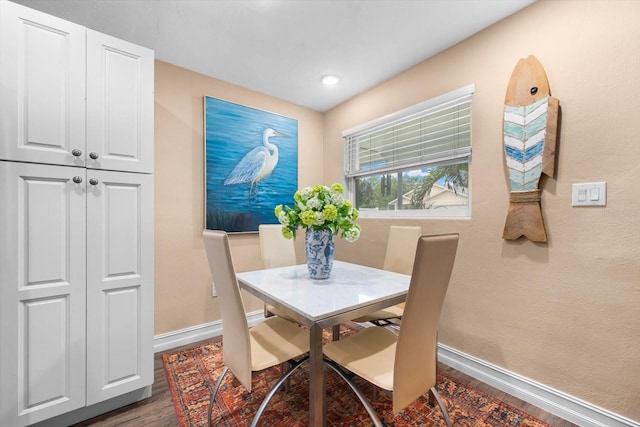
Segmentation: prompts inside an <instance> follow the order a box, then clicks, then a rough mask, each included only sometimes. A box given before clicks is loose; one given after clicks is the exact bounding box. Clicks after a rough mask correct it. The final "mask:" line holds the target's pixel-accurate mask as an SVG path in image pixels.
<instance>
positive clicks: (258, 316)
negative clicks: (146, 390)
mask: <svg viewBox="0 0 640 427" xmlns="http://www.w3.org/2000/svg"><path fill="white" fill-rule="evenodd" d="M263 319H264V311H263V310H260V311H254V312H251V313H247V321H248V322H249V326H253V325H255V324H257V323H260V322H262V320H263ZM221 335H222V321H221V320H216V321H214V322H210V323H203V324H202V325H197V326H192V327H190V328H185V329H180V330H177V331H171V332H167V333H165V334H160V335H156V336H155V337H153V351H154V353H158V352H161V351H165V350H171V349H172V348H176V347H181V346H183V345H189V344H193V343H196V342H198V341H202V340H206V339H210V338H215V337H219V336H221Z"/></svg>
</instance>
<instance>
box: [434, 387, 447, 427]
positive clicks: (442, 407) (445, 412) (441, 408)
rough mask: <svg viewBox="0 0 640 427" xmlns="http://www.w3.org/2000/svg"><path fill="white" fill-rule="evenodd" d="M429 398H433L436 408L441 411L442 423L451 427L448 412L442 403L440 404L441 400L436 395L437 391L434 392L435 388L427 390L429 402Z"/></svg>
mask: <svg viewBox="0 0 640 427" xmlns="http://www.w3.org/2000/svg"><path fill="white" fill-rule="evenodd" d="M431 396H433V398H434V399H435V400H436V402H438V406H439V407H440V410H441V411H442V416H443V417H444V422H445V423H446V424H447V427H451V418H449V412H448V411H447V408H446V407H445V406H444V402H442V399H441V398H440V395H439V394H438V390H436V388H435V387H431V390H429V401H431Z"/></svg>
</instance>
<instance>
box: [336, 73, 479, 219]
mask: <svg viewBox="0 0 640 427" xmlns="http://www.w3.org/2000/svg"><path fill="white" fill-rule="evenodd" d="M474 92H475V84H470V85H467V86H464V87H462V88H459V89H456V90H453V91H451V92H448V93H445V94H443V95H440V96H437V97H434V98H431V99H429V100H426V101H423V102H420V103H418V104H415V105H412V106H410V107H407V108H405V109H402V110H399V111H396V112H394V113H391V114H388V115H386V116H383V117H380V118H377V119H374V120H372V121H369V122H367V123H364V124H361V125H359V126H356V127H353V128H351V129H348V130H345V131H343V132H342V137H343V143H344V157H343V166H344V179H345V187H346V189H347V195H348V197H349V199H350V200H351V201H352V202H353V203H354V206H355V205H356V200H355V199H356V197H355V196H356V191H355V190H356V188H355V186H356V181H357V179H359V178H364V177H371V176H379V175H389V174H391V175H398V174H401V173H403V172H406V171H411V170H417V169H427V168H433V167H438V166H444V165H450V164H463V163H466V164H467V165H470V164H471V157H472V156H471V147H472V134H471V129H472V120H471V115H472V104H473V94H474ZM467 102H468V104H469V108H470V113H469V124H468V128H469V143H468V147H467V146H464V147H463V148H462V149H460V150H459V152H456V151H457V150H443V151H442V152H441V153H438V155H436V156H426V157H424V158H421V157H419V156H417V157H415V158H414V160H413V161H411V160H410V161H407V162H397V163H392V164H391V165H390V166H384V167H381V168H371V169H367V168H365V169H357V170H355V171H354V170H350V167H351V166H352V165H353V163H354V162H357V161H359V160H360V158H358V159H354V158H353V157H352V154H351V153H350V152H349V150H352V149H353V148H354V144H356V143H355V142H354V143H352V142H350V138H355V137H356V136H357V135H359V134H363V133H367V132H373V131H375V130H376V129H387V128H390V127H392V126H394V125H396V124H402V123H407V122H408V121H410V120H411V119H412V118H414V117H421V116H428V115H429V114H437V113H438V112H441V111H446V109H447V108H451V106H454V105H460V104H464V103H467ZM443 114H444V113H443ZM400 148H402V147H400ZM397 151H399V149H398V150H397ZM451 151H453V154H451ZM395 152H396V149H395V148H394V150H393V153H395ZM447 154H449V155H447ZM467 184H468V185H467V190H468V191H467V193H466V194H465V195H466V196H467V197H468V203H467V206H464V207H462V206H448V207H447V208H446V213H445V212H444V210H443V209H438V208H436V209H393V210H392V209H389V210H378V209H375V208H371V209H367V208H361V209H359V211H360V217H361V218H437V219H465V218H467V219H468V218H471V210H472V209H471V207H472V200H471V179H470V177H468V182H467ZM404 194H406V193H403V195H404Z"/></svg>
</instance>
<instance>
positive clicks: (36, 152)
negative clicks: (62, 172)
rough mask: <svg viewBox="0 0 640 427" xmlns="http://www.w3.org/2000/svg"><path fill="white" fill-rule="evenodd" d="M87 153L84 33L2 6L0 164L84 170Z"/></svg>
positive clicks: (1, 3)
mask: <svg viewBox="0 0 640 427" xmlns="http://www.w3.org/2000/svg"><path fill="white" fill-rule="evenodd" d="M84 149H85V28H84V27H82V26H80V25H76V24H73V23H70V22H67V21H64V20H62V19H58V18H55V17H53V16H50V15H47V14H44V13H41V12H38V11H35V10H33V9H29V8H26V7H23V6H20V5H18V4H15V3H12V2H8V1H0V159H4V160H18V161H25V162H36V163H53V164H59V165H69V166H83V165H84ZM74 150H77V151H75V153H76V154H77V156H75V155H73V154H72V153H73V152H74Z"/></svg>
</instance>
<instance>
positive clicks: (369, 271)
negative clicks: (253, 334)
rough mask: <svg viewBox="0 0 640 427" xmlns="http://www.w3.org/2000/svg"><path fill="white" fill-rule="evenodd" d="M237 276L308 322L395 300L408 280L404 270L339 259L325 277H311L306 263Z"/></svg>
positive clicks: (251, 289)
mask: <svg viewBox="0 0 640 427" xmlns="http://www.w3.org/2000/svg"><path fill="white" fill-rule="evenodd" d="M237 278H238V282H239V283H240V286H241V288H243V289H246V290H247V291H249V292H250V293H252V294H253V295H255V296H257V297H259V298H261V299H263V300H265V301H267V302H268V303H271V304H275V305H282V306H284V307H287V308H288V309H290V310H292V311H294V312H296V313H298V314H299V315H301V316H302V317H303V318H305V319H307V320H309V321H311V322H318V321H321V320H323V319H327V318H330V317H332V316H336V315H339V314H342V313H347V312H350V311H353V310H355V309H359V308H363V307H367V306H369V305H372V304H373V305H377V307H372V310H371V311H374V310H377V309H380V308H382V307H384V306H389V305H393V304H396V303H398V302H400V301H401V300H403V299H404V298H405V297H406V294H407V291H408V289H409V282H410V280H411V276H408V275H405V274H399V273H394V272H391V271H386V270H381V269H377V268H371V267H366V266H362V265H357V264H351V263H347V262H342V261H334V263H333V270H332V271H331V276H330V277H329V278H328V279H325V280H313V279H310V278H309V272H308V270H307V265H306V264H300V265H295V266H291V267H280V268H271V269H265V270H256V271H249V272H244V273H238V274H237ZM381 304H382V307H380V305H381ZM354 317H355V316H354Z"/></svg>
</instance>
